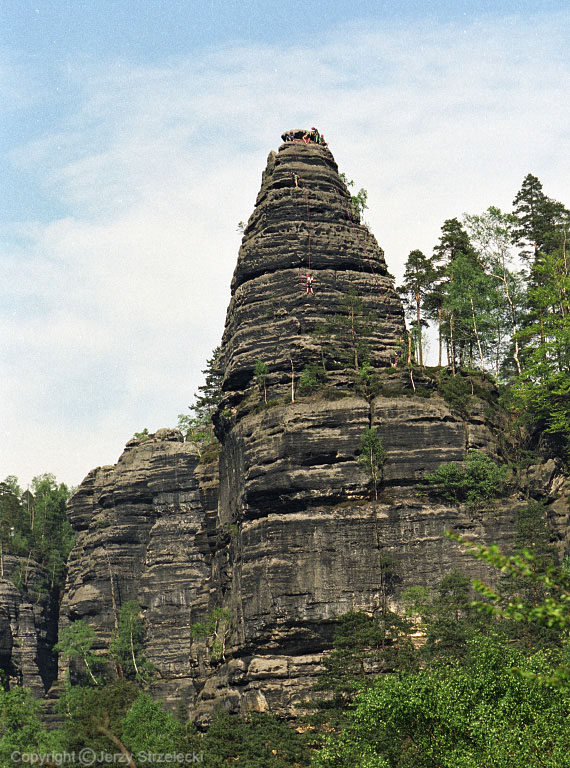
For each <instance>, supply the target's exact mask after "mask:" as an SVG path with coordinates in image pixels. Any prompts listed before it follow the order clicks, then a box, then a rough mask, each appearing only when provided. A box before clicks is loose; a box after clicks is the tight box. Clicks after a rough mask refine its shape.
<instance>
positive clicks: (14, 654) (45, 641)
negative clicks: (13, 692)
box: [0, 555, 57, 696]
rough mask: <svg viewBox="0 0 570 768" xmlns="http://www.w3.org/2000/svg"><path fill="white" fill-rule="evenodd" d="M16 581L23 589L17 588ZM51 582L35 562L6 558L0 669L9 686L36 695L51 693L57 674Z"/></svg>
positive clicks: (0, 584) (0, 597) (0, 590)
mask: <svg viewBox="0 0 570 768" xmlns="http://www.w3.org/2000/svg"><path fill="white" fill-rule="evenodd" d="M16 574H19V578H18V577H17V576H16ZM13 580H14V581H16V582H17V583H19V584H20V583H21V584H22V586H20V588H17V587H16V586H15V584H14V581H13ZM48 582H49V578H48V574H47V573H46V572H45V571H44V569H43V568H41V567H40V566H39V565H38V564H37V563H35V562H33V561H32V560H27V559H26V558H20V557H13V556H10V555H7V556H4V557H3V578H0V670H1V671H2V673H3V675H4V679H5V681H6V683H7V684H8V685H9V686H11V685H25V686H26V687H27V688H30V689H31V690H32V691H33V693H34V694H35V695H36V696H42V695H43V694H44V693H45V691H47V690H48V688H49V687H50V685H51V684H52V682H53V681H54V679H55V677H56V673H57V669H56V663H55V659H54V656H53V653H52V651H51V649H52V647H53V645H54V643H55V642H56V638H57V605H56V603H55V600H54V599H53V595H52V594H50V592H49V591H48V589H47V587H46V584H47V583H48Z"/></svg>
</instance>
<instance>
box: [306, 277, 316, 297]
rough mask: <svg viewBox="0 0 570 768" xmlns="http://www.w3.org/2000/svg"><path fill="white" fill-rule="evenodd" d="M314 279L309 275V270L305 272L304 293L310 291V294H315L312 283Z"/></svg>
mask: <svg viewBox="0 0 570 768" xmlns="http://www.w3.org/2000/svg"><path fill="white" fill-rule="evenodd" d="M314 281H315V278H314V277H313V276H312V275H311V273H310V272H307V274H306V275H305V283H306V286H307V290H306V293H307V294H309V293H310V294H311V296H314V295H315V291H314V290H313V283H314Z"/></svg>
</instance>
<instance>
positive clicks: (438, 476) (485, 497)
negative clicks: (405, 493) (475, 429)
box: [425, 450, 507, 504]
mask: <svg viewBox="0 0 570 768" xmlns="http://www.w3.org/2000/svg"><path fill="white" fill-rule="evenodd" d="M506 475H507V467H506V466H499V465H498V464H496V463H495V462H494V461H493V459H491V458H489V456H486V455H485V454H484V453H481V451H475V450H471V451H469V453H468V454H467V460H466V461H465V463H464V464H459V463H457V462H451V463H449V464H441V465H440V466H439V467H438V468H437V469H436V471H435V472H431V473H428V474H426V476H425V479H426V480H427V482H428V483H430V485H433V486H434V489H435V491H436V493H437V494H438V495H439V496H441V497H442V498H443V499H445V500H446V501H452V502H453V501H455V502H457V501H467V502H469V503H471V504H478V503H480V502H483V501H489V500H491V499H495V498H497V497H498V496H501V495H503V493H504V491H505V480H506Z"/></svg>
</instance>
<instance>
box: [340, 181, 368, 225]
mask: <svg viewBox="0 0 570 768" xmlns="http://www.w3.org/2000/svg"><path fill="white" fill-rule="evenodd" d="M339 177H340V180H341V181H342V182H343V184H345V185H346V187H347V188H348V189H351V188H352V187H354V181H352V180H349V178H348V176H347V175H346V174H345V173H339ZM367 200H368V192H367V191H366V190H365V189H359V190H358V192H357V193H356V194H355V195H351V196H350V201H351V203H352V210H353V213H354V218H355V219H356V220H357V221H360V220H361V218H362V214H363V213H364V211H365V210H366V209H367V208H368V205H367Z"/></svg>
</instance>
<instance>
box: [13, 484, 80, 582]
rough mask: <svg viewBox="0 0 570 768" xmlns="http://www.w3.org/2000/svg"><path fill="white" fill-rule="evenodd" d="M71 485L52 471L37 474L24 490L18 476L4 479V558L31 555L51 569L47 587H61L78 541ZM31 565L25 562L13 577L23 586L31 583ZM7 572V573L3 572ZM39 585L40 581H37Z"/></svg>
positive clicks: (48, 573) (28, 556)
mask: <svg viewBox="0 0 570 768" xmlns="http://www.w3.org/2000/svg"><path fill="white" fill-rule="evenodd" d="M69 495H70V493H69V489H68V487H67V486H66V485H65V484H64V483H58V482H57V480H56V479H55V477H54V475H52V474H43V475H38V476H37V477H34V479H33V480H32V483H31V488H30V489H29V490H26V491H23V492H22V490H21V489H20V487H19V485H18V481H17V478H15V477H14V476H13V475H9V476H8V477H7V478H6V479H5V480H4V481H3V482H0V562H1V567H2V569H3V568H4V561H3V556H4V555H7V554H9V555H17V556H19V557H22V558H26V561H27V559H28V558H29V559H31V560H34V561H36V562H37V563H39V564H40V565H41V566H43V567H44V568H45V569H46V571H47V577H46V582H45V584H43V585H40V587H41V588H43V589H45V590H59V589H61V588H62V587H63V584H64V582H65V576H66V573H67V571H66V563H67V558H68V556H69V553H70V551H71V548H72V547H73V543H74V534H73V529H72V528H71V525H70V523H69V521H68V520H67V516H66V506H67V500H68V499H69ZM28 570H29V569H28V568H27V566H26V564H22V566H21V567H20V568H18V569H17V570H16V572H15V573H13V574H12V575H11V576H10V578H12V580H13V581H14V583H15V584H16V586H17V587H18V588H19V589H22V590H25V589H26V588H27V587H28V583H27V581H28ZM3 575H4V576H7V574H3ZM35 586H36V588H37V586H38V585H35Z"/></svg>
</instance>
